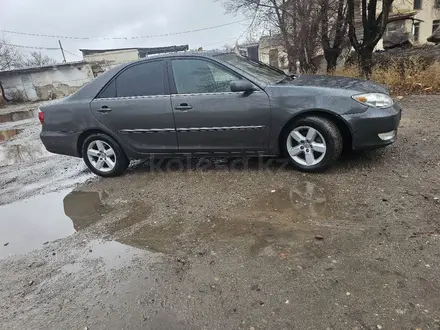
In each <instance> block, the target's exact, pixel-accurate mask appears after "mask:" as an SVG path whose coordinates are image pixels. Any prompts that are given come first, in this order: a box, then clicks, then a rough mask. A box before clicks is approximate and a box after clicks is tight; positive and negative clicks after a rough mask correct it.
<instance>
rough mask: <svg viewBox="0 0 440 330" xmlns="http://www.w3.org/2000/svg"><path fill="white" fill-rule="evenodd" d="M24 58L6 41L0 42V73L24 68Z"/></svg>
mask: <svg viewBox="0 0 440 330" xmlns="http://www.w3.org/2000/svg"><path fill="white" fill-rule="evenodd" d="M22 59H23V56H22V55H21V53H20V52H18V51H17V49H16V48H15V47H14V46H11V45H10V44H8V42H7V41H6V40H4V39H3V40H0V71H4V70H12V69H16V68H20V67H22V66H23V62H22Z"/></svg>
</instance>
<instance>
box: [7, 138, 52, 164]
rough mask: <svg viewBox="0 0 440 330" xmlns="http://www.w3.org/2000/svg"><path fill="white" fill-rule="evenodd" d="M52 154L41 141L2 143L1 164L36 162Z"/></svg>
mask: <svg viewBox="0 0 440 330" xmlns="http://www.w3.org/2000/svg"><path fill="white" fill-rule="evenodd" d="M50 155H51V153H50V152H49V151H47V150H46V148H45V147H44V145H43V144H41V143H35V144H26V145H22V144H15V145H0V166H7V165H13V164H17V163H27V162H34V161H36V160H37V159H40V158H43V157H47V156H50Z"/></svg>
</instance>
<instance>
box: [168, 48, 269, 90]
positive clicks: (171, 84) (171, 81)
mask: <svg viewBox="0 0 440 330" xmlns="http://www.w3.org/2000/svg"><path fill="white" fill-rule="evenodd" d="M175 60H200V61H206V62H209V63H212V64H213V65H216V66H218V67H220V68H221V69H224V70H225V71H227V72H228V73H230V74H232V75H234V76H237V77H239V78H240V79H244V80H247V81H249V82H250V83H252V84H253V85H255V86H256V87H257V88H259V89H260V91H262V89H261V87H260V86H259V84H256V83H255V82H253V81H252V80H250V79H249V78H247V77H244V76H243V75H242V74H240V73H238V72H237V71H235V70H233V69H231V68H229V67H228V66H226V65H224V64H223V63H221V62H219V61H217V60H215V59H211V58H207V57H201V56H175V57H170V58H167V61H166V62H167V71H168V79H169V87H170V95H171V96H173V95H200V94H208V95H209V94H225V93H227V94H236V93H233V92H231V91H228V92H212V93H190V94H189V93H181V94H180V93H178V92H177V87H176V81H175V80H174V72H173V66H172V63H171V62H172V61H175Z"/></svg>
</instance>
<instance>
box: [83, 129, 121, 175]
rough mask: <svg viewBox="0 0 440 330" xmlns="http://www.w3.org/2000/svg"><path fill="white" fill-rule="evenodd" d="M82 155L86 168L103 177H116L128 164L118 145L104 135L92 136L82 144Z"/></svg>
mask: <svg viewBox="0 0 440 330" xmlns="http://www.w3.org/2000/svg"><path fill="white" fill-rule="evenodd" d="M82 155H83V159H84V162H85V163H86V165H87V167H88V168H89V169H90V170H91V171H92V172H93V173H95V174H97V175H100V176H103V177H112V176H118V175H120V174H121V173H122V172H124V171H125V170H126V169H127V167H128V164H129V161H128V159H127V156H126V155H125V153H124V151H123V150H122V148H121V147H120V146H119V144H118V143H117V142H116V141H115V140H114V139H112V138H111V137H109V136H108V135H105V134H93V135H91V136H89V137H88V138H87V139H86V140H85V141H84V144H83V148H82Z"/></svg>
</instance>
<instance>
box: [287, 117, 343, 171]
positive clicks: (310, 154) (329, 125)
mask: <svg viewBox="0 0 440 330" xmlns="http://www.w3.org/2000/svg"><path fill="white" fill-rule="evenodd" d="M303 138H304V139H303ZM312 138H313V140H312ZM282 143H283V146H284V152H285V154H286V155H287V156H288V158H289V160H290V162H291V163H292V164H293V166H294V167H295V168H296V169H298V170H300V171H304V172H321V171H323V170H325V169H327V168H328V167H329V166H331V165H332V164H333V163H334V162H335V161H336V160H337V159H338V158H339V157H340V155H341V153H342V149H343V139H342V135H341V132H340V131H339V129H338V127H337V126H336V124H335V123H333V122H332V121H331V120H329V119H327V118H323V117H318V116H309V117H304V118H301V119H299V120H297V121H296V122H295V123H294V124H293V125H292V126H291V127H290V128H289V129H288V130H287V132H286V134H285V136H284V138H283V140H282Z"/></svg>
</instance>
